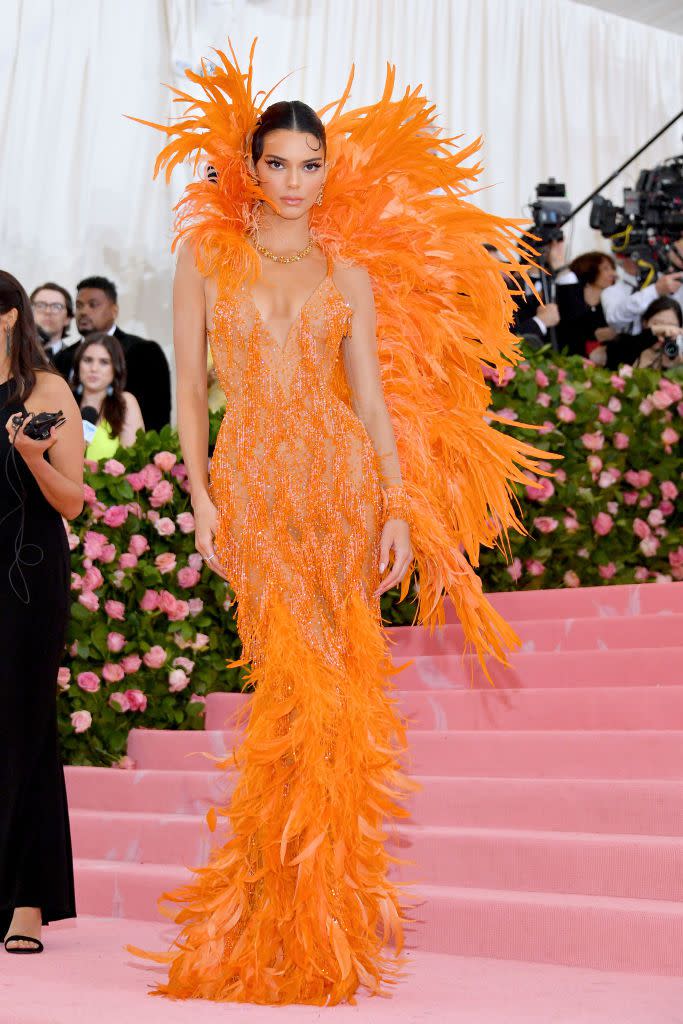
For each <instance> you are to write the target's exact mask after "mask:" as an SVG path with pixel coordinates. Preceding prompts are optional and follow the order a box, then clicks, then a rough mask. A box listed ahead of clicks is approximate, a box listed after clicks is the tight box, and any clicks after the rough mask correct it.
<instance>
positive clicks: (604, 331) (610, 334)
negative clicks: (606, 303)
mask: <svg viewBox="0 0 683 1024" xmlns="http://www.w3.org/2000/svg"><path fill="white" fill-rule="evenodd" d="M616 336H617V331H616V330H615V328H614V327H598V328H597V330H596V332H595V340H596V341H600V342H605V341H614V339H615V338H616Z"/></svg>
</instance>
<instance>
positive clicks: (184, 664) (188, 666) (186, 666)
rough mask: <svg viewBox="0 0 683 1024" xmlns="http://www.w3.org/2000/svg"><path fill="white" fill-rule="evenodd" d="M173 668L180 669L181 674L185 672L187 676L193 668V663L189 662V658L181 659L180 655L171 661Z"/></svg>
mask: <svg viewBox="0 0 683 1024" xmlns="http://www.w3.org/2000/svg"><path fill="white" fill-rule="evenodd" d="M173 668H181V669H182V670H183V672H187V674H188V675H190V673H191V672H192V669H193V668H194V662H193V661H190V659H189V658H185V657H183V655H182V654H181V655H180V656H179V657H177V658H174V659H173Z"/></svg>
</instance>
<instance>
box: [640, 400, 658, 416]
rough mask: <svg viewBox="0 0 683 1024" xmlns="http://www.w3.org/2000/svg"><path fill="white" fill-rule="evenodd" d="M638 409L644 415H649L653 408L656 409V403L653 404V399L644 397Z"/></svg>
mask: <svg viewBox="0 0 683 1024" xmlns="http://www.w3.org/2000/svg"><path fill="white" fill-rule="evenodd" d="M638 409H639V411H640V412H641V413H642V414H643V416H649V415H650V413H651V412H652V410H653V409H654V405H653V404H652V401H651V400H650V399H649V398H644V399H643V400H642V402H641V403H640V405H639V406H638Z"/></svg>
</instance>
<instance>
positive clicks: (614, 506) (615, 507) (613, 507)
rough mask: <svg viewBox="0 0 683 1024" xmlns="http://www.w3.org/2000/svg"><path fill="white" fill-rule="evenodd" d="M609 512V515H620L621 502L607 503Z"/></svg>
mask: <svg viewBox="0 0 683 1024" xmlns="http://www.w3.org/2000/svg"><path fill="white" fill-rule="evenodd" d="M607 511H608V512H609V514H610V515H611V516H616V515H618V513H619V502H618V501H608V502H607Z"/></svg>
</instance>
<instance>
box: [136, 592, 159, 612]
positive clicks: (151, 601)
mask: <svg viewBox="0 0 683 1024" xmlns="http://www.w3.org/2000/svg"><path fill="white" fill-rule="evenodd" d="M140 607H141V608H142V610H143V612H155V611H156V610H157V608H158V607H159V595H158V594H157V592H156V590H146V591H145V592H144V594H143V595H142V597H141V599H140Z"/></svg>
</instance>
